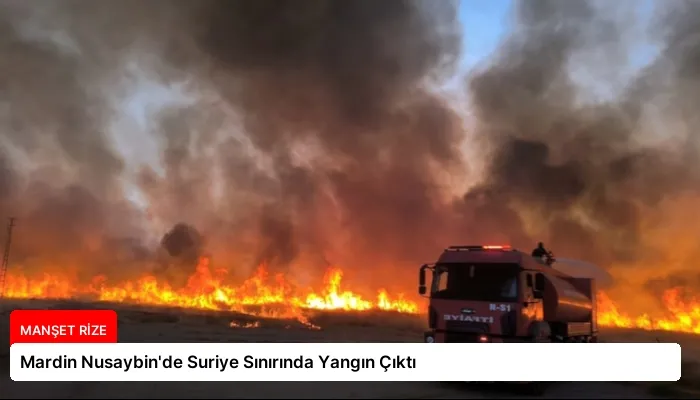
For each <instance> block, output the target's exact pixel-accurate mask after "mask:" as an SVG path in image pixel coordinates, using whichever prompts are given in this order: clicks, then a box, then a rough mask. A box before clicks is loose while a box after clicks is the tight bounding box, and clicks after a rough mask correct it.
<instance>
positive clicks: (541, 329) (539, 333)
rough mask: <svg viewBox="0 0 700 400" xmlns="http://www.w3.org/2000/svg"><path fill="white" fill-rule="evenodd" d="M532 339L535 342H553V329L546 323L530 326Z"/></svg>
mask: <svg viewBox="0 0 700 400" xmlns="http://www.w3.org/2000/svg"><path fill="white" fill-rule="evenodd" d="M530 337H532V340H533V341H534V342H551V341H552V328H550V326H549V324H548V323H546V322H534V323H533V324H532V325H530Z"/></svg>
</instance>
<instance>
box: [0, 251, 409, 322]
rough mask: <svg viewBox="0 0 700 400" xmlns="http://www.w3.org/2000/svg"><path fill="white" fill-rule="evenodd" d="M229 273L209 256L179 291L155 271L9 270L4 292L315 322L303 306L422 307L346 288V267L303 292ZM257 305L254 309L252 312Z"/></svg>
mask: <svg viewBox="0 0 700 400" xmlns="http://www.w3.org/2000/svg"><path fill="white" fill-rule="evenodd" d="M225 275H226V271H223V270H214V269H213V268H212V266H211V263H210V259H209V258H206V257H203V258H201V259H200V261H199V263H198V264H197V267H196V269H195V271H194V273H193V274H192V275H191V276H190V277H189V279H188V280H187V283H186V285H185V286H184V287H183V288H180V289H177V288H174V287H173V286H171V285H170V284H168V283H166V282H162V281H159V280H158V279H157V278H156V277H155V276H153V275H146V276H143V277H141V278H140V279H137V280H134V281H127V282H124V283H122V284H120V285H108V284H107V280H106V278H105V277H104V276H97V277H95V278H93V279H92V281H91V282H90V283H89V284H86V285H79V284H76V282H75V281H74V280H71V279H67V278H65V277H61V276H58V275H52V274H48V273H45V274H43V275H41V276H35V277H32V278H29V277H27V276H25V275H21V274H11V273H10V274H8V276H7V280H6V286H5V296H6V297H8V298H20V299H29V298H32V299H37V298H53V299H68V298H90V299H94V300H99V301H108V302H119V303H134V304H144V305H156V306H171V307H182V308H195V309H206V310H228V311H236V312H241V313H247V314H253V315H258V316H264V317H268V318H295V319H297V320H299V321H300V322H302V323H303V324H305V325H307V326H308V327H309V328H312V329H313V328H317V327H315V326H313V325H312V324H311V323H309V322H308V320H307V319H306V318H305V317H304V314H303V312H304V311H305V310H346V311H367V310H384V311H395V312H401V313H417V312H418V305H417V304H416V303H415V302H412V301H410V300H407V299H405V298H404V296H402V295H398V296H395V297H393V298H392V297H391V296H389V294H388V293H387V291H386V290H380V291H379V292H378V294H377V296H376V299H373V300H372V299H367V298H363V297H362V296H360V295H359V294H357V293H355V292H352V291H348V290H343V289H342V288H341V281H342V278H343V271H342V270H341V269H339V268H329V269H328V271H326V274H325V277H324V286H323V288H321V290H318V291H314V290H311V289H307V290H302V289H301V288H299V287H297V286H296V285H293V284H292V283H291V281H290V280H289V279H287V277H285V276H284V274H275V275H273V276H271V275H270V274H269V272H268V270H267V269H266V268H265V266H260V267H258V269H257V270H256V272H255V274H254V275H253V276H252V277H251V278H249V279H247V280H246V281H244V282H243V283H242V284H241V285H238V286H231V285H227V284H225V283H224V278H225ZM253 309H256V310H254V311H252V310H253Z"/></svg>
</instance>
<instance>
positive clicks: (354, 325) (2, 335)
mask: <svg viewBox="0 0 700 400" xmlns="http://www.w3.org/2000/svg"><path fill="white" fill-rule="evenodd" d="M14 308H32V309H85V308H91V309H107V308H108V309H115V310H116V311H117V313H118V316H119V321H120V340H124V341H136V342H162V341H171V340H175V341H180V342H188V341H189V342H212V341H214V342H219V341H220V342H226V341H229V342H237V341H256V342H274V341H279V340H280V339H281V340H284V341H288V342H297V341H310V342H314V341H316V342H324V341H335V342H414V341H419V340H421V338H422V332H423V330H424V329H425V328H426V327H425V317H419V316H411V315H403V314H396V313H386V312H362V313H348V312H314V313H312V314H310V315H309V319H310V321H311V322H312V323H313V324H315V325H319V326H321V327H322V330H320V331H310V330H308V327H306V326H304V325H303V324H301V323H299V322H298V321H295V320H280V319H264V318H256V317H252V316H250V315H243V314H240V313H231V312H210V311H196V310H182V309H167V308H154V307H138V306H127V305H123V304H104V303H102V304H95V303H79V302H74V301H51V302H48V301H21V302H20V301H18V302H12V303H11V304H10V303H7V302H6V303H5V304H2V303H0V359H3V358H5V359H4V360H2V361H1V362H0V365H2V367H0V369H4V368H3V367H6V366H7V365H8V364H9V360H8V359H7V358H8V357H7V356H8V355H9V345H8V344H9V338H8V337H7V335H8V331H9V313H10V310H11V309H14ZM232 321H234V322H236V323H237V324H238V325H239V326H243V325H246V324H247V323H257V326H259V329H254V330H250V329H231V322H232ZM171 331H178V332H180V333H178V334H177V336H173V335H171V334H170V333H168V332H171ZM252 331H255V332H252ZM281 332H286V333H281ZM171 336H172V338H171ZM601 341H605V342H632V343H643V342H656V341H660V342H672V343H679V344H680V345H681V347H682V351H683V367H682V378H681V380H680V381H679V382H670V383H669V382H664V383H653V384H648V390H649V392H650V394H653V395H655V396H659V397H676V398H680V397H684V398H685V397H692V398H700V336H698V335H689V334H680V333H675V332H649V331H640V330H630V329H610V328H604V329H602V330H601ZM1 343H5V345H2V344H1Z"/></svg>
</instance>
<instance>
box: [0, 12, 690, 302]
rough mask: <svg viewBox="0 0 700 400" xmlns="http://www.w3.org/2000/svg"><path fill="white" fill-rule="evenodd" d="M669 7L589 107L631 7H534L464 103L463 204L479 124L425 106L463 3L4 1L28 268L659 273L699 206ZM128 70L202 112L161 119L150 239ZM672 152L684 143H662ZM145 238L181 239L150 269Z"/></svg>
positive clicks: (626, 47)
mask: <svg viewBox="0 0 700 400" xmlns="http://www.w3.org/2000/svg"><path fill="white" fill-rule="evenodd" d="M660 4H663V5H665V6H664V8H665V9H667V10H665V11H664V12H661V11H659V12H658V13H657V15H659V16H660V17H659V18H658V21H656V23H657V25H655V26H654V28H655V31H654V32H653V33H654V35H655V37H656V38H657V39H658V41H659V43H661V47H662V50H661V52H660V54H659V56H658V57H657V58H656V59H655V60H654V61H652V62H651V63H650V64H649V65H648V66H647V67H645V68H644V70H643V71H641V72H640V73H639V74H638V75H637V76H636V77H634V78H633V79H632V81H631V82H629V83H628V84H626V85H625V86H624V87H621V88H617V89H621V90H619V93H617V92H615V93H613V94H612V95H608V96H607V97H606V98H605V99H603V100H596V101H590V99H589V98H587V97H586V96H585V95H586V91H585V90H584V89H583V88H582V87H581V85H580V84H579V83H578V82H577V80H576V79H577V74H578V75H580V74H582V73H583V72H595V73H596V74H597V75H596V76H598V75H602V76H605V77H613V78H611V80H612V81H613V83H615V84H616V85H620V82H619V80H621V79H622V78H619V76H620V71H619V70H620V69H621V67H620V66H621V65H626V63H628V61H629V60H628V59H627V55H629V53H630V49H631V48H632V46H633V45H634V44H635V37H634V35H633V34H630V32H629V31H630V30H631V25H634V24H632V23H630V21H636V18H637V17H636V15H635V14H634V13H632V12H631V11H630V10H631V8H632V7H633V4H631V3H625V4H622V5H619V6H616V7H615V8H614V9H612V8H609V9H608V10H606V11H605V12H601V11H600V9H599V7H597V6H596V3H594V2H586V1H578V2H560V1H546V0H532V1H523V2H518V3H516V8H515V15H514V17H515V19H514V21H512V24H511V25H510V26H509V28H510V32H509V35H508V37H507V39H506V40H505V41H504V42H503V43H502V44H501V45H500V46H499V48H498V49H497V51H496V53H495V55H494V57H493V59H491V60H489V63H488V64H487V65H484V66H482V67H480V69H479V70H478V71H476V72H475V73H473V74H471V75H470V76H469V77H468V78H467V80H466V82H465V90H466V91H467V92H468V94H469V97H470V99H471V104H470V106H469V107H470V108H469V110H470V111H471V113H472V114H473V115H474V116H475V119H476V124H475V130H474V131H473V132H468V133H469V135H468V137H469V141H468V142H467V145H468V146H470V148H471V149H472V150H473V149H478V150H479V151H478V152H477V153H481V154H485V156H484V159H483V160H481V161H483V162H485V174H484V176H483V177H482V179H481V181H480V183H479V184H478V185H477V186H475V187H473V188H472V189H470V190H469V191H468V192H467V193H465V194H464V195H463V196H461V197H459V198H457V199H454V198H452V194H451V193H450V190H449V189H450V188H449V182H450V181H454V180H460V179H462V177H463V176H465V171H466V168H467V165H468V163H467V162H466V161H467V160H464V159H463V157H462V154H461V152H460V146H461V144H462V143H461V141H462V139H463V138H464V134H465V129H464V128H463V120H462V118H461V117H460V116H459V114H458V113H457V112H456V109H458V108H465V107H466V106H465V105H463V104H456V103H455V102H449V101H448V100H447V99H446V98H444V97H443V96H441V95H439V93H438V92H437V91H436V90H433V89H431V88H433V87H435V86H436V84H437V83H440V82H444V80H445V79H446V78H449V77H451V76H452V74H454V72H455V66H456V61H457V60H458V59H459V56H460V49H461V32H462V27H461V26H460V24H459V22H458V21H457V19H456V16H457V14H458V13H457V12H456V8H455V7H456V4H455V3H453V2H448V1H441V2H418V1H399V0H384V1H381V2H376V1H371V2H370V1H367V0H357V1H353V2H337V1H329V0H308V1H301V2H300V1H294V2H292V1H267V0H257V1H236V2H232V1H217V0H205V1H201V2H187V1H178V0H171V1H165V0H164V1H157V0H156V1H149V2H137V1H130V0H127V1H123V2H119V4H118V5H116V3H113V2H107V1H94V2H90V3H85V2H77V1H63V0H62V1H57V2H52V3H51V4H43V3H42V4H27V3H26V2H3V3H2V9H3V11H5V12H3V13H2V17H0V31H1V32H2V33H3V35H1V36H0V52H1V54H0V55H2V57H0V60H1V61H0V72H2V74H0V76H2V78H0V83H1V84H0V99H2V104H3V110H4V111H3V114H2V121H3V124H4V125H3V131H2V132H3V133H2V136H3V137H2V138H3V142H2V146H3V148H4V150H5V151H4V152H3V153H1V154H3V156H2V157H1V158H0V172H2V176H1V177H0V184H2V187H1V188H0V194H2V199H0V204H1V205H2V210H3V214H13V215H15V216H17V217H18V218H20V221H21V222H20V225H21V229H18V232H21V233H20V234H19V236H20V239H18V240H19V241H18V244H17V246H16V249H14V248H13V251H14V250H16V254H17V255H16V257H17V260H18V262H19V261H22V262H25V263H28V261H26V260H31V259H36V261H35V264H37V265H39V264H41V265H43V263H45V260H47V259H48V260H52V264H55V265H64V264H70V265H80V268H81V269H84V270H89V271H90V272H94V271H105V270H109V268H110V266H112V265H113V264H120V263H124V262H129V261H134V262H137V263H138V262H140V260H142V259H144V258H146V259H152V258H153V257H154V254H152V253H155V255H156V256H157V257H161V258H164V259H165V260H166V261H165V262H166V263H170V262H172V261H173V258H176V259H178V262H180V261H183V260H182V259H181V258H182V257H181V255H183V254H184V255H186V258H185V264H187V265H190V264H191V260H189V258H196V256H198V255H202V254H211V255H213V256H214V260H215V261H216V262H219V263H222V264H227V265H230V266H231V271H230V272H231V274H232V275H236V274H241V275H242V276H243V275H245V274H247V273H248V272H249V271H250V269H251V268H252V267H254V266H255V265H257V264H260V263H264V264H267V265H268V266H269V267H270V268H272V269H273V270H276V271H286V270H288V269H289V268H290V267H293V266H294V265H303V266H304V267H303V268H301V269H296V270H294V271H295V273H296V274H297V275H300V276H303V275H305V274H309V275H318V274H317V273H318V272H320V270H321V269H322V268H324V267H326V266H328V265H331V264H337V265H341V266H346V267H349V268H353V269H354V270H355V271H356V272H358V274H361V275H362V276H363V278H365V280H366V281H367V280H373V281H374V282H376V283H381V284H387V285H390V286H391V285H396V286H401V287H402V288H404V289H405V287H406V284H407V283H408V282H412V278H410V277H413V275H412V274H408V275H409V276H410V277H406V276H405V275H406V274H405V271H406V270H407V268H410V267H411V266H415V265H418V264H420V263H421V262H425V261H430V260H431V259H433V258H434V257H435V256H436V255H437V254H436V253H437V252H439V251H440V249H441V248H442V247H443V246H445V245H448V244H455V243H467V242H472V243H478V242H483V241H496V240H498V241H508V242H511V243H513V244H515V245H517V246H520V247H525V248H526V250H527V248H528V247H529V246H531V245H534V243H535V242H536V241H538V240H544V241H545V242H546V243H547V244H549V245H551V246H552V248H553V249H554V250H555V251H556V252H557V253H559V254H562V255H564V254H565V255H566V256H569V257H574V258H580V259H584V260H590V261H592V262H595V263H597V264H599V265H604V266H605V265H614V264H619V263H634V262H638V261H639V260H640V259H641V258H647V259H655V260H664V259H665V257H666V256H667V253H668V247H667V246H666V247H664V246H659V243H649V242H650V240H651V241H652V242H653V241H654V240H655V238H656V236H653V235H652V236H651V237H650V236H649V234H648V232H649V231H650V230H651V231H654V230H659V229H660V227H663V226H665V225H664V224H665V223H666V219H665V218H664V214H663V213H664V212H666V211H667V210H669V207H670V209H672V210H674V212H679V210H678V208H677V207H676V208H675V209H674V207H673V206H669V205H668V204H667V202H668V201H669V200H673V199H675V198H677V197H681V196H689V195H690V196H694V195H695V193H696V189H697V188H698V187H699V186H698V173H697V171H698V170H699V169H698V168H694V167H696V163H697V159H698V157H697V151H698V141H697V134H696V130H695V129H694V127H695V126H697V124H696V123H697V122H698V121H697V119H698V116H697V115H696V114H697V113H696V112H695V111H694V108H693V106H692V105H693V104H697V100H700V99H698V93H700V92H699V91H698V90H697V88H698V82H699V81H698V60H699V59H700V57H698V54H697V53H698V48H699V46H698V43H697V36H698V26H699V24H698V21H695V20H694V19H695V18H696V17H695V15H700V13H697V12H693V11H694V10H696V9H697V4H696V3H693V2H683V1H673V2H670V1H665V2H663V3H660ZM670 4H672V6H669V5H670ZM610 7H612V6H610ZM610 10H613V11H614V12H612V11H610ZM38 27H40V28H41V29H39V28H38ZM37 32H44V33H43V34H38V33H37ZM57 32H61V34H58V33H57ZM133 65H137V66H138V69H139V71H141V73H142V74H143V75H145V76H147V77H148V78H149V79H153V80H156V81H158V82H160V83H163V84H175V83H179V84H183V85H184V88H185V89H184V90H185V92H186V93H187V96H188V97H189V99H190V101H189V103H187V104H185V105H177V106H172V107H169V108H166V109H163V110H158V111H156V112H147V115H148V119H149V129H150V130H151V132H150V133H151V134H153V135H154V136H155V138H156V142H157V143H159V145H160V146H161V147H160V153H159V157H160V160H159V161H160V164H161V165H162V169H163V170H162V171H156V170H153V169H150V168H148V167H143V168H141V169H140V170H139V171H138V179H137V182H136V184H137V185H138V186H139V188H140V189H141V191H142V192H143V194H144V196H145V197H146V199H147V200H148V203H149V209H148V212H147V214H148V215H147V216H144V214H143V212H142V211H141V210H139V209H137V208H136V207H135V206H134V205H133V204H132V203H130V202H128V201H127V200H125V198H126V197H127V193H125V191H124V190H125V189H124V188H123V186H122V183H123V179H124V176H125V171H126V170H127V169H128V168H127V167H132V166H130V165H128V163H127V161H126V160H123V159H122V156H121V154H119V153H118V152H116V151H115V150H114V146H113V145H112V144H111V142H110V141H109V139H108V135H107V126H109V123H110V121H111V118H113V117H114V116H115V114H117V112H118V110H117V108H116V106H115V105H114V101H113V100H114V99H119V98H120V96H122V95H123V92H124V91H125V90H126V89H125V87H124V86H125V82H129V80H130V79H131V78H130V77H129V76H128V74H127V73H126V72H125V71H126V70H127V69H128V67H129V66H133ZM659 125H661V126H664V128H658V126H659ZM665 127H668V128H667V129H666V128H665ZM658 130H668V131H669V137H671V138H673V140H672V142H671V143H670V144H668V143H661V144H660V143H659V142H658V141H657V142H653V141H651V139H650V138H653V135H652V134H651V133H653V131H658ZM131 145H132V146H133V147H139V146H140V143H132V144H131ZM17 154H21V155H17ZM470 161H471V160H470ZM27 164H30V165H32V167H33V169H31V171H32V172H31V173H26V172H22V173H20V172H18V171H29V170H28V169H27V167H26V165H27ZM5 210H7V211H5ZM147 217H148V218H150V220H152V221H157V222H158V223H157V224H156V223H153V224H152V225H150V228H148V226H149V224H148V223H144V220H145V219H146V218H147ZM154 226H156V227H157V228H154ZM173 227H175V228H173ZM149 229H150V230H154V229H155V230H156V231H157V232H156V234H157V235H160V236H163V235H165V234H166V233H168V232H169V231H170V235H169V236H166V237H164V238H162V240H160V239H161V238H160V237H159V240H160V242H159V243H161V246H160V247H161V249H160V250H158V251H155V250H153V249H150V250H148V251H147V250H144V247H146V248H148V246H147V245H146V244H145V243H144V240H142V239H143V238H144V237H147V236H148V232H147V231H148V230H149ZM171 230H172V231H171ZM691 230H692V228H688V229H687V230H686V231H691ZM686 231H684V233H687V232H686ZM697 251H698V249H697V248H692V247H690V248H688V249H687V250H686V253H688V254H691V253H693V252H695V254H697ZM124 254H127V255H128V256H124ZM689 256H690V255H689ZM157 257H156V258H157ZM188 257H189V258H188ZM125 259H126V260H127V261H123V260H125ZM114 260H120V262H115V261H114ZM188 260H189V261H188ZM159 262H160V261H159ZM88 265H89V267H88ZM42 268H43V267H42ZM187 268H189V267H186V268H185V269H187ZM118 270H120V271H121V270H123V268H121V269H118ZM397 274H398V275H397ZM397 276H400V278H397Z"/></svg>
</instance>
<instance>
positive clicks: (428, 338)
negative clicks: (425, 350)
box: [425, 336, 435, 343]
mask: <svg viewBox="0 0 700 400" xmlns="http://www.w3.org/2000/svg"><path fill="white" fill-rule="evenodd" d="M425 343H435V338H433V337H432V336H426V337H425Z"/></svg>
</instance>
